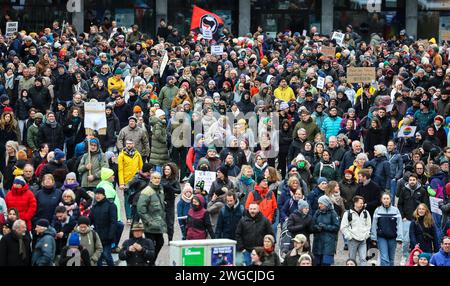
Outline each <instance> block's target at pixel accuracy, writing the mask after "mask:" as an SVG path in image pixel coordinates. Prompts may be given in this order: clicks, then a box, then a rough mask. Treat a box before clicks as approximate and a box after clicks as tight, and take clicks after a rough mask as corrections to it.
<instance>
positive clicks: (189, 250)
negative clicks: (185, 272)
mask: <svg viewBox="0 0 450 286" xmlns="http://www.w3.org/2000/svg"><path fill="white" fill-rule="evenodd" d="M181 259H182V264H181V265H182V266H204V265H205V248H204V247H186V248H183V250H182V254H181Z"/></svg>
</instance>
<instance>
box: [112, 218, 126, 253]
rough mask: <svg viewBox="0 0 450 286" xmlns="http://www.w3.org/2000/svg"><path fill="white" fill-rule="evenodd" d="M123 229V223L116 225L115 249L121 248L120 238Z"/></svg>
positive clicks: (119, 222)
mask: <svg viewBox="0 0 450 286" xmlns="http://www.w3.org/2000/svg"><path fill="white" fill-rule="evenodd" d="M123 228H124V225H123V222H121V221H118V222H117V224H116V237H115V238H114V244H115V245H116V246H115V247H118V246H119V242H120V238H121V237H122V232H123Z"/></svg>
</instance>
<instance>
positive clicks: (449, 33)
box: [439, 30, 450, 41]
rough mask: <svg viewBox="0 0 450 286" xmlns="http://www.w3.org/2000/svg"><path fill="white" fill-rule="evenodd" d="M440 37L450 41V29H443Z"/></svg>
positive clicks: (442, 39)
mask: <svg viewBox="0 0 450 286" xmlns="http://www.w3.org/2000/svg"><path fill="white" fill-rule="evenodd" d="M439 38H440V40H441V41H450V30H441V31H440V33H439Z"/></svg>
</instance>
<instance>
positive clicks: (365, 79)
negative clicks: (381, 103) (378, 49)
mask: <svg viewBox="0 0 450 286" xmlns="http://www.w3.org/2000/svg"><path fill="white" fill-rule="evenodd" d="M375 78H376V77H375V68H373V67H368V68H366V67H348V68H347V82H349V83H371V82H372V81H373V80H375Z"/></svg>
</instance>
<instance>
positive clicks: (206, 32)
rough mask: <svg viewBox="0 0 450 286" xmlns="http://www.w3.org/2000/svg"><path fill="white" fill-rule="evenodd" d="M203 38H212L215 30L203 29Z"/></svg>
mask: <svg viewBox="0 0 450 286" xmlns="http://www.w3.org/2000/svg"><path fill="white" fill-rule="evenodd" d="M202 35H203V38H204V39H206V40H212V38H213V32H212V30H210V29H203V33H202Z"/></svg>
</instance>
